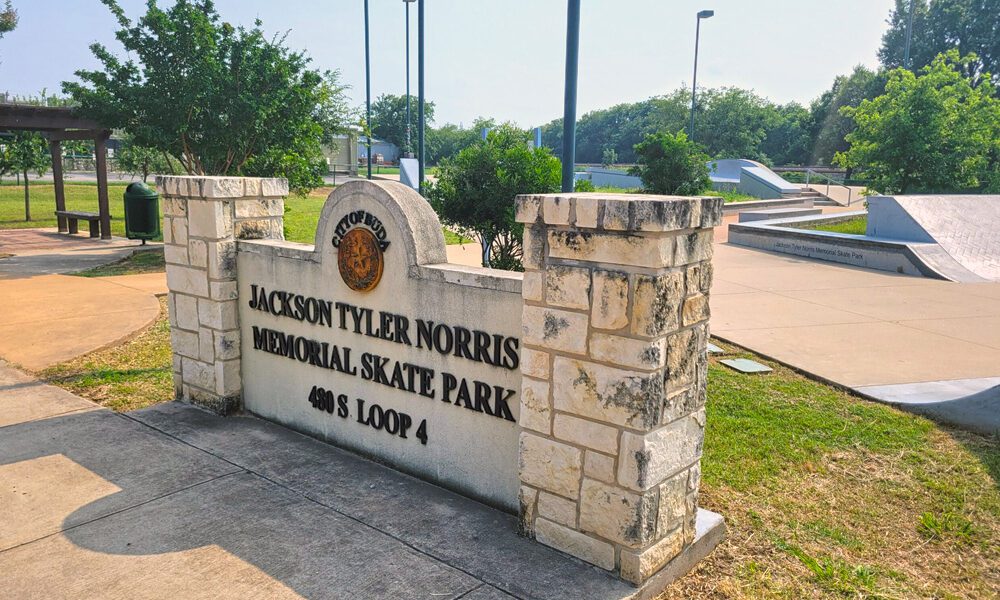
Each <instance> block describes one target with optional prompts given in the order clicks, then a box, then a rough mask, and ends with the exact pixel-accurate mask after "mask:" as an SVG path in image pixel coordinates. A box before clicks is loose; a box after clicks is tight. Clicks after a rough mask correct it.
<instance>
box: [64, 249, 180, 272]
mask: <svg viewBox="0 0 1000 600" xmlns="http://www.w3.org/2000/svg"><path fill="white" fill-rule="evenodd" d="M166 268H167V264H166V262H165V261H164V257H163V249H162V248H160V249H156V250H142V251H137V252H133V253H132V254H129V255H128V256H126V257H125V258H123V259H121V260H119V261H115V262H113V263H111V264H107V265H101V266H99V267H94V268H93V269H87V270H86V271H80V272H79V273H73V274H74V275H76V276H77V277H111V276H114V275H143V274H146V273H163V272H164V271H166Z"/></svg>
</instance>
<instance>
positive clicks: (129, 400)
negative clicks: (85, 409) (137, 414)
mask: <svg viewBox="0 0 1000 600" xmlns="http://www.w3.org/2000/svg"><path fill="white" fill-rule="evenodd" d="M171 360H172V358H171V352H170V323H169V322H168V320H167V300H166V298H161V299H160V316H159V317H158V318H157V319H156V321H155V322H154V323H153V324H152V325H150V326H149V327H148V328H146V329H145V330H144V331H142V332H141V333H140V334H139V335H137V336H136V337H134V338H132V339H130V340H129V341H127V342H125V343H124V344H122V345H120V346H116V347H114V348H108V349H105V350H98V351H96V352H91V353H90V354H86V355H84V356H81V357H79V358H76V359H74V360H72V361H69V362H65V363H61V364H59V365H55V366H53V367H50V368H48V369H46V370H44V371H42V372H41V373H40V374H39V375H40V377H42V378H43V379H45V380H46V381H48V382H49V383H52V384H55V385H58V386H59V387H62V388H65V389H67V390H69V391H71V392H73V393H74V394H77V395H80V396H83V397H84V398H89V399H90V400H93V401H94V402H97V403H98V404H100V405H102V406H106V407H108V408H110V409H112V410H115V411H118V412H125V411H130V410H137V409H140V408H145V407H147V406H151V405H153V404H158V403H160V402H166V401H169V400H173V376H172V374H171V371H172V365H171Z"/></svg>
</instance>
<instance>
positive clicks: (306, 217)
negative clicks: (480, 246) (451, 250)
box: [285, 187, 470, 245]
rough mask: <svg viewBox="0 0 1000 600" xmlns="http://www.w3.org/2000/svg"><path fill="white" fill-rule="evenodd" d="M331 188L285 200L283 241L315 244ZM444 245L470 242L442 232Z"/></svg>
mask: <svg viewBox="0 0 1000 600" xmlns="http://www.w3.org/2000/svg"><path fill="white" fill-rule="evenodd" d="M333 189H334V188H332V187H322V188H316V189H315V190H313V191H312V192H310V193H309V195H307V196H297V195H295V194H292V195H291V196H289V197H287V198H285V239H286V240H289V241H292V242H300V243H303V244H313V243H315V242H316V225H317V224H318V223H319V213H320V212H321V211H322V210H323V204H324V203H325V202H326V197H327V196H329V195H330V192H332V191H333ZM444 241H445V243H446V244H449V245H450V244H462V243H465V242H468V241H470V240H469V239H468V238H462V237H461V236H459V235H458V234H456V233H454V232H452V231H449V230H448V229H445V230H444Z"/></svg>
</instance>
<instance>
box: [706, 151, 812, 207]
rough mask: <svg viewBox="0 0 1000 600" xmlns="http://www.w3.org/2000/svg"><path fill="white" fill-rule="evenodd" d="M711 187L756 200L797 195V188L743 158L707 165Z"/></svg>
mask: <svg viewBox="0 0 1000 600" xmlns="http://www.w3.org/2000/svg"><path fill="white" fill-rule="evenodd" d="M708 172H709V177H710V178H711V180H712V187H713V188H714V189H717V190H722V189H729V190H733V189H735V190H738V191H740V192H743V193H744V194H749V195H751V196H756V197H757V198H764V199H775V198H783V197H787V196H791V195H795V194H798V193H799V192H800V191H801V190H800V189H799V188H798V186H796V185H794V184H792V183H789V182H788V181H785V179H784V178H782V177H781V176H780V175H778V174H777V173H775V172H774V171H772V170H771V169H768V168H767V167H765V166H764V165H762V164H761V163H759V162H757V161H754V160H747V159H745V158H727V159H722V160H713V161H711V162H709V163H708Z"/></svg>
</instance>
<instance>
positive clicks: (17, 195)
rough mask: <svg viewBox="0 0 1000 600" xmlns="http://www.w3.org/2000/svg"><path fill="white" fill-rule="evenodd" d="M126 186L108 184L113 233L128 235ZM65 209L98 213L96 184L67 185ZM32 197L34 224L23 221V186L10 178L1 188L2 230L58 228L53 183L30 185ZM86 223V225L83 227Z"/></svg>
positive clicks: (0, 222) (0, 212)
mask: <svg viewBox="0 0 1000 600" xmlns="http://www.w3.org/2000/svg"><path fill="white" fill-rule="evenodd" d="M126 185H128V184H125V183H109V184H108V206H109V208H110V209H111V233H112V234H113V235H117V236H122V237H124V236H125V208H124V204H123V202H122V194H124V193H125V186H126ZM64 189H65V192H66V209H67V210H80V211H87V212H93V213H96V212H98V210H97V184H95V183H67V184H65V186H64ZM28 192H29V196H30V198H31V201H30V204H31V217H32V218H31V221H25V220H24V187H23V186H18V185H15V184H14V182H13V181H10V180H9V179H8V180H6V181H4V182H3V185H0V229H26V228H35V227H55V226H56V215H55V210H56V192H55V188H54V187H53V185H52V184H51V183H34V182H33V183H31V185H29V186H28ZM85 226H86V224H84V227H85Z"/></svg>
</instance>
